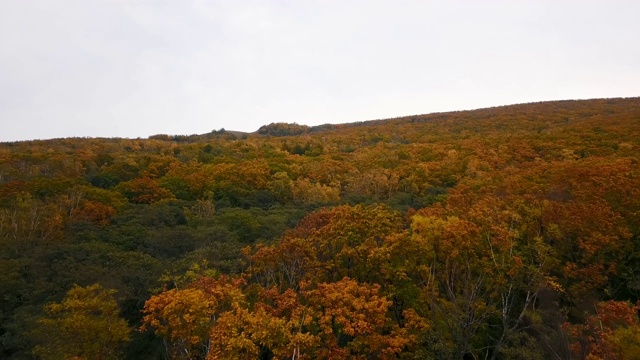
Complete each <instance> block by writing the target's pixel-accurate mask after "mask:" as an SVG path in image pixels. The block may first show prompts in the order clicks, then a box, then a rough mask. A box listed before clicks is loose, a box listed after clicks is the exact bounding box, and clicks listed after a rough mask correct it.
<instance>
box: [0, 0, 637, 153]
mask: <svg viewBox="0 0 640 360" xmlns="http://www.w3.org/2000/svg"><path fill="white" fill-rule="evenodd" d="M639 16H640V1H637V0H629V1H617V0H602V1H588V0H582V1H563V0H548V1H547V0H538V1H536V0H530V1H517V0H505V1H482V0H473V1H471V0H469V1H451V0H449V1H446V0H442V1H431V0H429V1H427V0H423V1H402V0H395V1H373V0H370V1H361V0H339V1H333V0H318V1H305V0H280V1H275V0H272V1H267V0H263V1H243V0H230V1H213V0H74V1H72V0H55V1H54V0H42V1H37V0H0V141H13V140H27V139H38V138H40V139H45V138H54V137H70V136H90V137H114V136H118V137H147V136H149V135H153V134H160V133H165V134H196V133H198V134H201V133H206V132H210V131H211V130H217V129H220V128H225V129H227V130H240V131H255V130H257V129H258V128H259V127H260V126H261V125H265V124H268V123H271V122H297V123H299V124H307V125H317V124H323V123H340V122H353V121H361V120H369V119H379V118H386V117H395V116H400V115H412V114H424V113H431V112H439V111H450V110H464V109H474V108H480V107H488V106H496V105H506V104H513V103H522V102H532V101H543V100H557V99H585V98H602V97H630V96H639V95H640V17H639Z"/></svg>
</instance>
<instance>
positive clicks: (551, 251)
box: [0, 98, 640, 359]
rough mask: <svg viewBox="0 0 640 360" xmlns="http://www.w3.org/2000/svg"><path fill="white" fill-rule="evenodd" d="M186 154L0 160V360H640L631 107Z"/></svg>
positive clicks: (466, 120) (639, 130)
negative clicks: (3, 359) (565, 359)
mask: <svg viewBox="0 0 640 360" xmlns="http://www.w3.org/2000/svg"><path fill="white" fill-rule="evenodd" d="M265 135H266V136H265ZM188 138H189V139H188V140H186V139H182V138H180V137H172V136H167V135H156V136H153V137H151V138H149V139H56V140H49V141H32V142H19V143H3V144H0V247H1V249H2V252H0V293H1V294H2V295H3V296H2V298H0V357H2V358H14V359H22V358H42V359H49V358H51V359H60V358H73V357H76V358H87V359H93V358H105V359H106V358H132V359H133V358H166V357H169V358H184V359H197V358H208V359H222V358H225V359H238V358H262V359H271V358H276V359H281V358H288V359H291V358H294V359H298V358H299V359H304V358H309V359H315V358H327V359H328V358H331V359H339V358H345V359H346V358H380V359H386V358H389V359H390V358H421V359H422V358H437V359H451V358H493V359H548V358H560V359H564V358H574V359H581V358H584V359H586V358H603V359H618V358H620V359H626V358H629V359H632V358H638V357H640V322H639V320H638V310H639V308H638V307H637V305H638V300H639V299H638V296H639V295H640V265H639V264H640V238H639V234H640V176H639V175H640V170H639V169H640V166H639V165H638V161H639V160H640V158H639V155H640V150H639V149H640V99H638V98H633V99H605V100H589V101H560V102H545V103H535V104H524V105H516V106H509V107H499V108H491V109H483V110H475V111H465V112H454V113H442V114H432V115H418V116H411V117H405V118H397V119H389V120H383V121H372V122H365V123H359V124H345V125H336V126H333V125H323V126H320V127H313V128H310V127H306V126H301V125H297V124H271V125H267V126H265V127H263V128H261V129H260V130H259V131H258V133H257V134H251V135H248V134H245V135H243V136H236V135H235V134H233V133H232V132H227V131H224V130H220V131H215V132H212V133H211V134H208V135H206V136H204V135H202V137H201V138H196V137H188ZM96 339H101V340H100V341H97V340H96Z"/></svg>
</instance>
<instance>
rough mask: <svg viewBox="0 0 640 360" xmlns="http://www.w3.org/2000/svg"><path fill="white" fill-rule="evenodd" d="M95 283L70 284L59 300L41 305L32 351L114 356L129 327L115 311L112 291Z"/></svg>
mask: <svg viewBox="0 0 640 360" xmlns="http://www.w3.org/2000/svg"><path fill="white" fill-rule="evenodd" d="M114 293H115V290H107V289H104V288H102V287H101V286H100V285H99V284H95V285H91V286H88V287H80V286H77V285H76V286H74V287H73V288H71V290H69V291H68V292H67V295H66V296H65V298H64V299H63V300H62V302H61V303H52V304H49V305H47V306H46V307H45V311H46V316H45V317H44V318H42V319H40V320H39V321H38V323H39V327H38V329H37V330H36V337H37V338H38V339H39V340H40V341H39V342H40V345H38V346H36V347H35V349H34V354H35V355H37V356H39V357H40V358H42V359H51V360H54V359H55V360H57V359H60V360H62V359H71V358H73V359H87V360H89V359H96V360H106V359H117V358H118V355H119V348H120V347H121V346H122V345H123V344H124V343H126V342H127V341H128V340H129V333H130V329H129V327H128V326H127V323H126V321H125V320H124V319H122V318H121V317H120V315H119V309H118V304H117V303H116V301H115V299H114V298H113V295H114Z"/></svg>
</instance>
